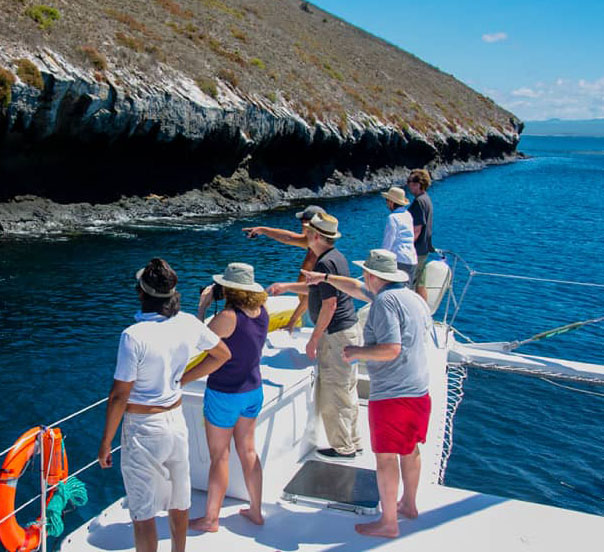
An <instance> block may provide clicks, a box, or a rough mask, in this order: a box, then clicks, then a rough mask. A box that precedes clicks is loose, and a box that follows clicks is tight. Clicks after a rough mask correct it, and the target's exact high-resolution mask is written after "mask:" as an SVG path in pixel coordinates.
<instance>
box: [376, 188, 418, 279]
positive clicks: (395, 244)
mask: <svg viewBox="0 0 604 552" xmlns="http://www.w3.org/2000/svg"><path fill="white" fill-rule="evenodd" d="M382 197H384V198H385V199H386V206H387V207H388V209H389V210H390V214H389V215H388V220H387V221H386V227H385V229H384V239H383V241H382V249H387V250H388V251H392V253H394V254H395V255H396V264H397V268H398V269H399V270H403V271H404V272H406V273H407V274H408V275H409V282H410V283H413V279H414V277H415V269H416V268H417V253H416V251H415V245H414V233H413V217H412V216H411V213H409V211H408V210H407V208H408V207H409V200H408V199H407V196H406V195H405V190H403V189H402V188H397V187H396V186H392V188H390V189H389V190H388V191H387V192H382ZM407 285H409V284H407Z"/></svg>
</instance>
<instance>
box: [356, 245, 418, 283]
mask: <svg viewBox="0 0 604 552" xmlns="http://www.w3.org/2000/svg"><path fill="white" fill-rule="evenodd" d="M352 262H353V263H354V264H355V265H357V266H360V267H361V268H362V269H363V270H366V271H367V272H369V274H373V275H374V276H377V277H378V278H381V279H382V280H387V281H388V282H408V281H409V275H408V274H407V273H406V272H405V271H404V270H399V269H398V267H397V266H396V255H395V254H394V253H393V252H392V251H388V250H387V249H372V250H371V251H370V252H369V257H367V260H365V261H352Z"/></svg>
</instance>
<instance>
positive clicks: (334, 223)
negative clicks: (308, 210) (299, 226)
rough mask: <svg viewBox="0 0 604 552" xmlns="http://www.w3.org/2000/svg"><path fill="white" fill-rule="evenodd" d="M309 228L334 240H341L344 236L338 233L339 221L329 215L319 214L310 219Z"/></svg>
mask: <svg viewBox="0 0 604 552" xmlns="http://www.w3.org/2000/svg"><path fill="white" fill-rule="evenodd" d="M308 226H309V227H310V228H312V229H313V230H314V231H315V232H316V233H317V234H320V235H321V236H325V237H326V238H331V239H333V240H335V239H337V238H341V237H342V234H340V232H338V219H337V218H336V217H332V216H331V215H328V214H327V213H317V214H316V215H314V216H313V218H311V219H310V222H309V223H308Z"/></svg>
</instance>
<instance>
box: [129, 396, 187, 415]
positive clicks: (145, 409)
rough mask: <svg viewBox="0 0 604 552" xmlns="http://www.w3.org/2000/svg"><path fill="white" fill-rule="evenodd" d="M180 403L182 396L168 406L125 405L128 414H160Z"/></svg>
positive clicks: (176, 406)
mask: <svg viewBox="0 0 604 552" xmlns="http://www.w3.org/2000/svg"><path fill="white" fill-rule="evenodd" d="M181 404H182V397H181V398H180V399H178V400H177V401H176V402H175V403H174V404H171V405H170V406H156V405H151V404H133V403H128V404H127V405H126V412H129V413H130V414H161V413H162V412H168V411H169V410H173V409H175V408H178V407H179V406H180V405H181Z"/></svg>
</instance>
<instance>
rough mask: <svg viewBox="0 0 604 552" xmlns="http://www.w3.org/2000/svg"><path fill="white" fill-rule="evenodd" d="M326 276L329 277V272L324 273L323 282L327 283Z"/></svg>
mask: <svg viewBox="0 0 604 552" xmlns="http://www.w3.org/2000/svg"><path fill="white" fill-rule="evenodd" d="M327 276H329V272H326V273H325V278H324V280H325V281H326V282H327Z"/></svg>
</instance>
